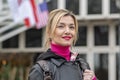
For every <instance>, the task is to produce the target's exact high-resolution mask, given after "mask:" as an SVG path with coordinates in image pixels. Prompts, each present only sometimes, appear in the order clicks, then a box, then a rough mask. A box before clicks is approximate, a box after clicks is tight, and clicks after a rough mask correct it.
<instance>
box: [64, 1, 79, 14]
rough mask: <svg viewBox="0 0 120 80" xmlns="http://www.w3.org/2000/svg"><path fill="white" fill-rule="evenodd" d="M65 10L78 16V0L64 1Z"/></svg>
mask: <svg viewBox="0 0 120 80" xmlns="http://www.w3.org/2000/svg"><path fill="white" fill-rule="evenodd" d="M66 9H68V10H70V11H72V12H73V13H75V14H76V15H78V14H79V0H66Z"/></svg>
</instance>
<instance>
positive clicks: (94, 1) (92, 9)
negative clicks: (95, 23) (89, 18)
mask: <svg viewBox="0 0 120 80" xmlns="http://www.w3.org/2000/svg"><path fill="white" fill-rule="evenodd" d="M101 12H102V0H88V14H101Z"/></svg>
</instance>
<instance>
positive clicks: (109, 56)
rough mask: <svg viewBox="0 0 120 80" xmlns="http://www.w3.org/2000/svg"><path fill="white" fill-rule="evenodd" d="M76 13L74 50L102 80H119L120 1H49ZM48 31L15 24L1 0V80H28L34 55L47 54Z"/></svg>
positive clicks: (50, 8)
mask: <svg viewBox="0 0 120 80" xmlns="http://www.w3.org/2000/svg"><path fill="white" fill-rule="evenodd" d="M46 3H47V6H48V11H51V10H53V9H56V8H63V9H68V10H70V11H72V12H73V13H75V15H76V17H77V19H78V22H79V38H78V41H77V43H76V44H75V46H73V48H72V50H73V51H75V52H77V53H79V54H80V55H81V57H82V58H84V59H85V60H87V61H88V63H89V64H90V67H91V69H92V70H94V71H95V74H96V76H97V77H98V79H99V80H120V0H46ZM44 32H45V27H43V28H40V29H36V28H35V27H30V28H26V27H25V25H24V24H23V22H21V21H20V22H17V23H16V22H14V21H13V19H12V16H11V12H10V7H9V6H8V1H7V0H0V80H27V77H28V73H29V70H30V68H31V65H32V64H33V62H32V61H33V60H32V57H33V55H34V54H37V53H42V52H44V49H43V46H44V45H43V42H44Z"/></svg>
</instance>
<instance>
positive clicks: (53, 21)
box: [45, 9, 78, 48]
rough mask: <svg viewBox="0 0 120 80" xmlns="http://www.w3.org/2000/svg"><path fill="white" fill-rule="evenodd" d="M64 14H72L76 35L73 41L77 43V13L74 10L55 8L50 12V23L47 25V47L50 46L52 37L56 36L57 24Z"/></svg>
mask: <svg viewBox="0 0 120 80" xmlns="http://www.w3.org/2000/svg"><path fill="white" fill-rule="evenodd" d="M63 16H71V17H72V18H73V19H74V23H75V30H76V36H75V39H74V41H73V44H75V42H76V40H77V34H78V22H77V19H76V17H75V15H74V14H73V13H72V12H70V11H68V10H65V9H55V10H53V11H51V12H50V14H49V19H48V24H47V26H46V32H45V47H47V48H49V47H50V41H51V37H54V32H55V29H56V26H57V24H58V22H59V20H60V19H61V17H63Z"/></svg>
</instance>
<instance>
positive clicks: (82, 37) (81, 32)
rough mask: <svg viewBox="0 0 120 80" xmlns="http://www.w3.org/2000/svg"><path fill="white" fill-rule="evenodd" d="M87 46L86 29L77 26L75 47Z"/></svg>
mask: <svg viewBox="0 0 120 80" xmlns="http://www.w3.org/2000/svg"><path fill="white" fill-rule="evenodd" d="M86 45H87V27H86V26H79V29H78V40H77V42H76V44H75V46H86Z"/></svg>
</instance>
